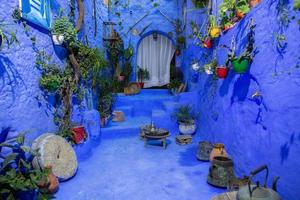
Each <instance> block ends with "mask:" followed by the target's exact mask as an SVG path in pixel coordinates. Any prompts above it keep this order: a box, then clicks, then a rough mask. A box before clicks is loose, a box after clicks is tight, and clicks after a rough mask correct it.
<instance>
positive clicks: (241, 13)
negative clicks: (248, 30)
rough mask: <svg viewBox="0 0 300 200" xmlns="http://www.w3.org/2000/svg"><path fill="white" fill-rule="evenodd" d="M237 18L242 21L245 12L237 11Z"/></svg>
mask: <svg viewBox="0 0 300 200" xmlns="http://www.w3.org/2000/svg"><path fill="white" fill-rule="evenodd" d="M236 16H237V18H239V19H242V18H243V17H244V16H245V13H243V12H241V11H239V10H237V11H236Z"/></svg>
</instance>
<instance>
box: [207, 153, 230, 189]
mask: <svg viewBox="0 0 300 200" xmlns="http://www.w3.org/2000/svg"><path fill="white" fill-rule="evenodd" d="M233 179H235V175H234V169H233V161H232V160H231V159H230V158H225V157H218V156H217V157H214V159H213V161H212V163H211V166H210V168H209V174H208V176H207V182H208V183H209V184H211V185H213V186H216V187H222V188H226V187H227V186H228V184H229V183H230V182H231V181H232V180H233Z"/></svg>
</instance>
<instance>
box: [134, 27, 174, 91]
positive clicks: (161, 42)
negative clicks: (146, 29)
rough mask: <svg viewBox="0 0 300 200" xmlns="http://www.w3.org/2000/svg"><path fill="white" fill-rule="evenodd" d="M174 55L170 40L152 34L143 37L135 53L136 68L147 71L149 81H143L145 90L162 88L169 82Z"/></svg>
mask: <svg viewBox="0 0 300 200" xmlns="http://www.w3.org/2000/svg"><path fill="white" fill-rule="evenodd" d="M174 53H175V46H174V44H173V42H172V40H171V39H169V38H168V37H166V36H164V35H163V34H161V33H158V32H153V33H151V34H149V35H147V36H146V37H144V38H143V39H142V40H141V41H140V43H139V45H138V52H137V66H138V67H140V68H143V69H147V70H148V71H149V74H150V79H149V80H145V81H144V82H145V88H150V87H157V86H164V85H166V84H168V83H169V82H170V64H171V61H172V58H173V56H174Z"/></svg>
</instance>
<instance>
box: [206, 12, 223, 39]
mask: <svg viewBox="0 0 300 200" xmlns="http://www.w3.org/2000/svg"><path fill="white" fill-rule="evenodd" d="M208 30H209V35H210V37H211V38H217V37H219V36H220V34H221V29H220V27H219V26H218V25H217V20H216V17H215V16H214V15H209V29H208Z"/></svg>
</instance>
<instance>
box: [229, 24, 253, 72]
mask: <svg viewBox="0 0 300 200" xmlns="http://www.w3.org/2000/svg"><path fill="white" fill-rule="evenodd" d="M249 27H250V31H249V32H248V43H247V46H246V49H245V50H244V51H243V53H242V54H241V55H240V56H236V54H235V44H234V42H232V45H231V48H230V53H229V55H228V58H227V62H226V65H227V66H228V64H229V62H231V65H232V68H233V70H234V71H235V73H238V74H242V73H245V72H246V71H247V70H248V69H249V65H250V63H251V62H252V59H253V50H254V29H255V25H254V24H253V19H251V20H250V26H249Z"/></svg>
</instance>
